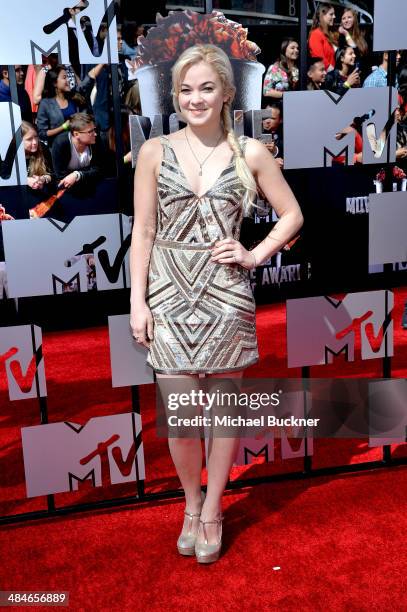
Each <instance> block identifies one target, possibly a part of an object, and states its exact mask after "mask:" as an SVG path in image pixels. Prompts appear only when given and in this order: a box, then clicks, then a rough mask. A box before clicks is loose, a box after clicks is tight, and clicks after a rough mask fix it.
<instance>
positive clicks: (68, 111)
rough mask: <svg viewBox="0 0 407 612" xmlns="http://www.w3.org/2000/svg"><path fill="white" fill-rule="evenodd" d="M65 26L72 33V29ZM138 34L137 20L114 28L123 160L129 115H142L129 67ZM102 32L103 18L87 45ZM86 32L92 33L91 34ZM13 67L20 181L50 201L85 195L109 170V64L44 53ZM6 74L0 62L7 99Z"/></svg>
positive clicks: (112, 166)
mask: <svg viewBox="0 0 407 612" xmlns="http://www.w3.org/2000/svg"><path fill="white" fill-rule="evenodd" d="M70 10H71V20H72V25H75V9H70ZM77 27H79V24H77ZM80 27H82V28H83V29H85V30H86V23H84V22H83V21H82V20H81V22H80ZM70 30H71V33H72V32H73V31H74V28H73V27H72V28H70ZM90 32H91V30H90ZM143 32H144V26H142V25H139V24H136V23H126V24H125V25H123V26H122V25H118V26H117V43H118V51H119V64H118V81H119V94H120V103H121V108H122V118H123V119H124V120H123V121H122V124H123V133H122V135H121V136H122V140H123V149H124V153H125V155H124V158H123V162H124V163H125V164H130V162H131V152H130V137H129V121H128V116H129V115H130V114H140V113H141V107H140V96H139V90H138V82H137V80H136V79H135V78H134V70H135V58H136V56H137V54H138V45H137V37H138V36H139V35H141V34H142V33H143ZM106 33H107V24H105V25H104V26H103V24H102V27H101V28H100V29H99V31H98V33H97V36H94V37H93V40H92V41H91V43H92V44H93V46H94V47H99V49H101V46H102V44H103V40H104V38H105V37H106ZM85 34H87V35H88V36H90V35H92V36H93V32H91V33H89V32H85ZM73 48H75V45H74V46H73ZM14 68H15V81H16V85H17V94H18V102H19V106H20V109H21V116H22V120H23V122H22V126H21V136H22V141H23V146H24V152H25V158H26V164H27V175H28V181H27V184H28V190H29V192H30V194H31V195H32V196H35V197H34V200H38V202H39V203H40V202H42V201H45V202H49V201H50V198H51V201H55V199H56V197H60V196H61V194H63V193H64V192H65V191H66V190H69V192H70V193H71V194H73V195H77V196H81V195H82V196H85V197H86V196H87V195H89V194H91V193H92V192H93V191H92V190H94V188H95V186H96V184H97V182H98V181H99V180H100V179H101V178H102V177H103V178H105V177H112V176H116V155H115V151H116V146H115V133H114V126H113V124H114V121H113V117H114V112H113V92H112V76H111V71H110V70H109V67H108V66H105V65H103V64H99V65H96V66H89V65H87V66H86V65H80V64H76V63H74V62H73V63H72V64H60V63H59V59H58V55H57V54H53V53H52V54H50V55H48V56H46V55H43V56H42V64H40V65H30V66H21V65H16V66H15V67H14ZM9 77H10V75H9V69H8V67H7V66H1V67H0V102H11V101H12V93H11V89H12V88H11V84H10V78H9ZM11 163H13V160H12V161H11ZM1 165H2V167H1V176H2V178H3V179H4V178H7V176H9V175H10V174H11V170H12V167H10V168H8V167H6V166H7V161H2V164H1ZM54 196H56V197H54ZM32 200H33V198H31V199H30V201H32ZM38 210H39V211H40V213H39V216H41V210H42V211H44V210H45V208H44V207H42V208H41V207H40V208H39V209H38ZM38 210H37V212H38ZM31 213H32V214H31V216H37V214H36V213H35V211H34V209H32V210H31ZM5 218H6V217H5V213H2V214H1V215H0V221H1V220H4V219H5Z"/></svg>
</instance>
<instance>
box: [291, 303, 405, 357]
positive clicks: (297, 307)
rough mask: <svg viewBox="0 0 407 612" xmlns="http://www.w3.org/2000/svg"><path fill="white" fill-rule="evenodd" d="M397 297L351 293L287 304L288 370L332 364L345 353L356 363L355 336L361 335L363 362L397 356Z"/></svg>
mask: <svg viewBox="0 0 407 612" xmlns="http://www.w3.org/2000/svg"><path fill="white" fill-rule="evenodd" d="M393 303H394V297H393V294H392V293H391V292H390V291H369V292H365V293H349V294H348V295H347V296H346V297H345V298H344V299H343V300H336V299H334V298H331V297H329V296H321V297H311V298H301V299H298V300H287V356H288V367H289V368H295V367H303V366H312V365H321V364H327V363H332V361H333V357H334V356H338V355H339V354H340V353H343V354H344V355H345V356H346V359H347V361H354V360H355V334H356V333H357V332H360V337H361V358H362V359H376V358H378V357H391V356H392V355H393V321H392V320H391V311H392V309H393Z"/></svg>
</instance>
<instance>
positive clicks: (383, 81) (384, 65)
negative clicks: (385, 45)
mask: <svg viewBox="0 0 407 612" xmlns="http://www.w3.org/2000/svg"><path fill="white" fill-rule="evenodd" d="M380 57H381V58H382V61H381V64H380V66H379V67H378V68H376V69H375V70H373V72H372V73H371V74H369V76H368V77H367V79H365V81H364V83H363V87H387V71H388V68H389V54H388V53H387V51H385V52H384V53H383V54H382V55H380ZM396 57H397V65H398V64H399V62H400V58H401V55H400V52H399V51H398V52H397V56H396ZM397 85H398V83H397V79H396V86H397Z"/></svg>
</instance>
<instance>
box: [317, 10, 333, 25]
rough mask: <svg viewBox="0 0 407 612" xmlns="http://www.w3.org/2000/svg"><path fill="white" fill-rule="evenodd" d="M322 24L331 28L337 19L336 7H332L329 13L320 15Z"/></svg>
mask: <svg viewBox="0 0 407 612" xmlns="http://www.w3.org/2000/svg"><path fill="white" fill-rule="evenodd" d="M320 21H321V25H323V26H325V27H327V28H331V27H332V26H333V24H334V21H335V9H333V8H331V9H329V11H328V12H327V13H325V15H324V14H322V13H321V16H320Z"/></svg>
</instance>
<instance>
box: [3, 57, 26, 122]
mask: <svg viewBox="0 0 407 612" xmlns="http://www.w3.org/2000/svg"><path fill="white" fill-rule="evenodd" d="M14 69H15V72H16V81H17V95H18V104H19V106H20V109H21V117H22V118H23V119H24V120H25V121H32V111H31V100H30V96H29V95H28V93H27V92H26V90H25V89H24V78H25V75H24V69H23V67H22V66H14ZM0 71H1V74H0V79H1V80H0V102H11V89H10V79H9V73H8V68H7V66H1V67H0Z"/></svg>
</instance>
